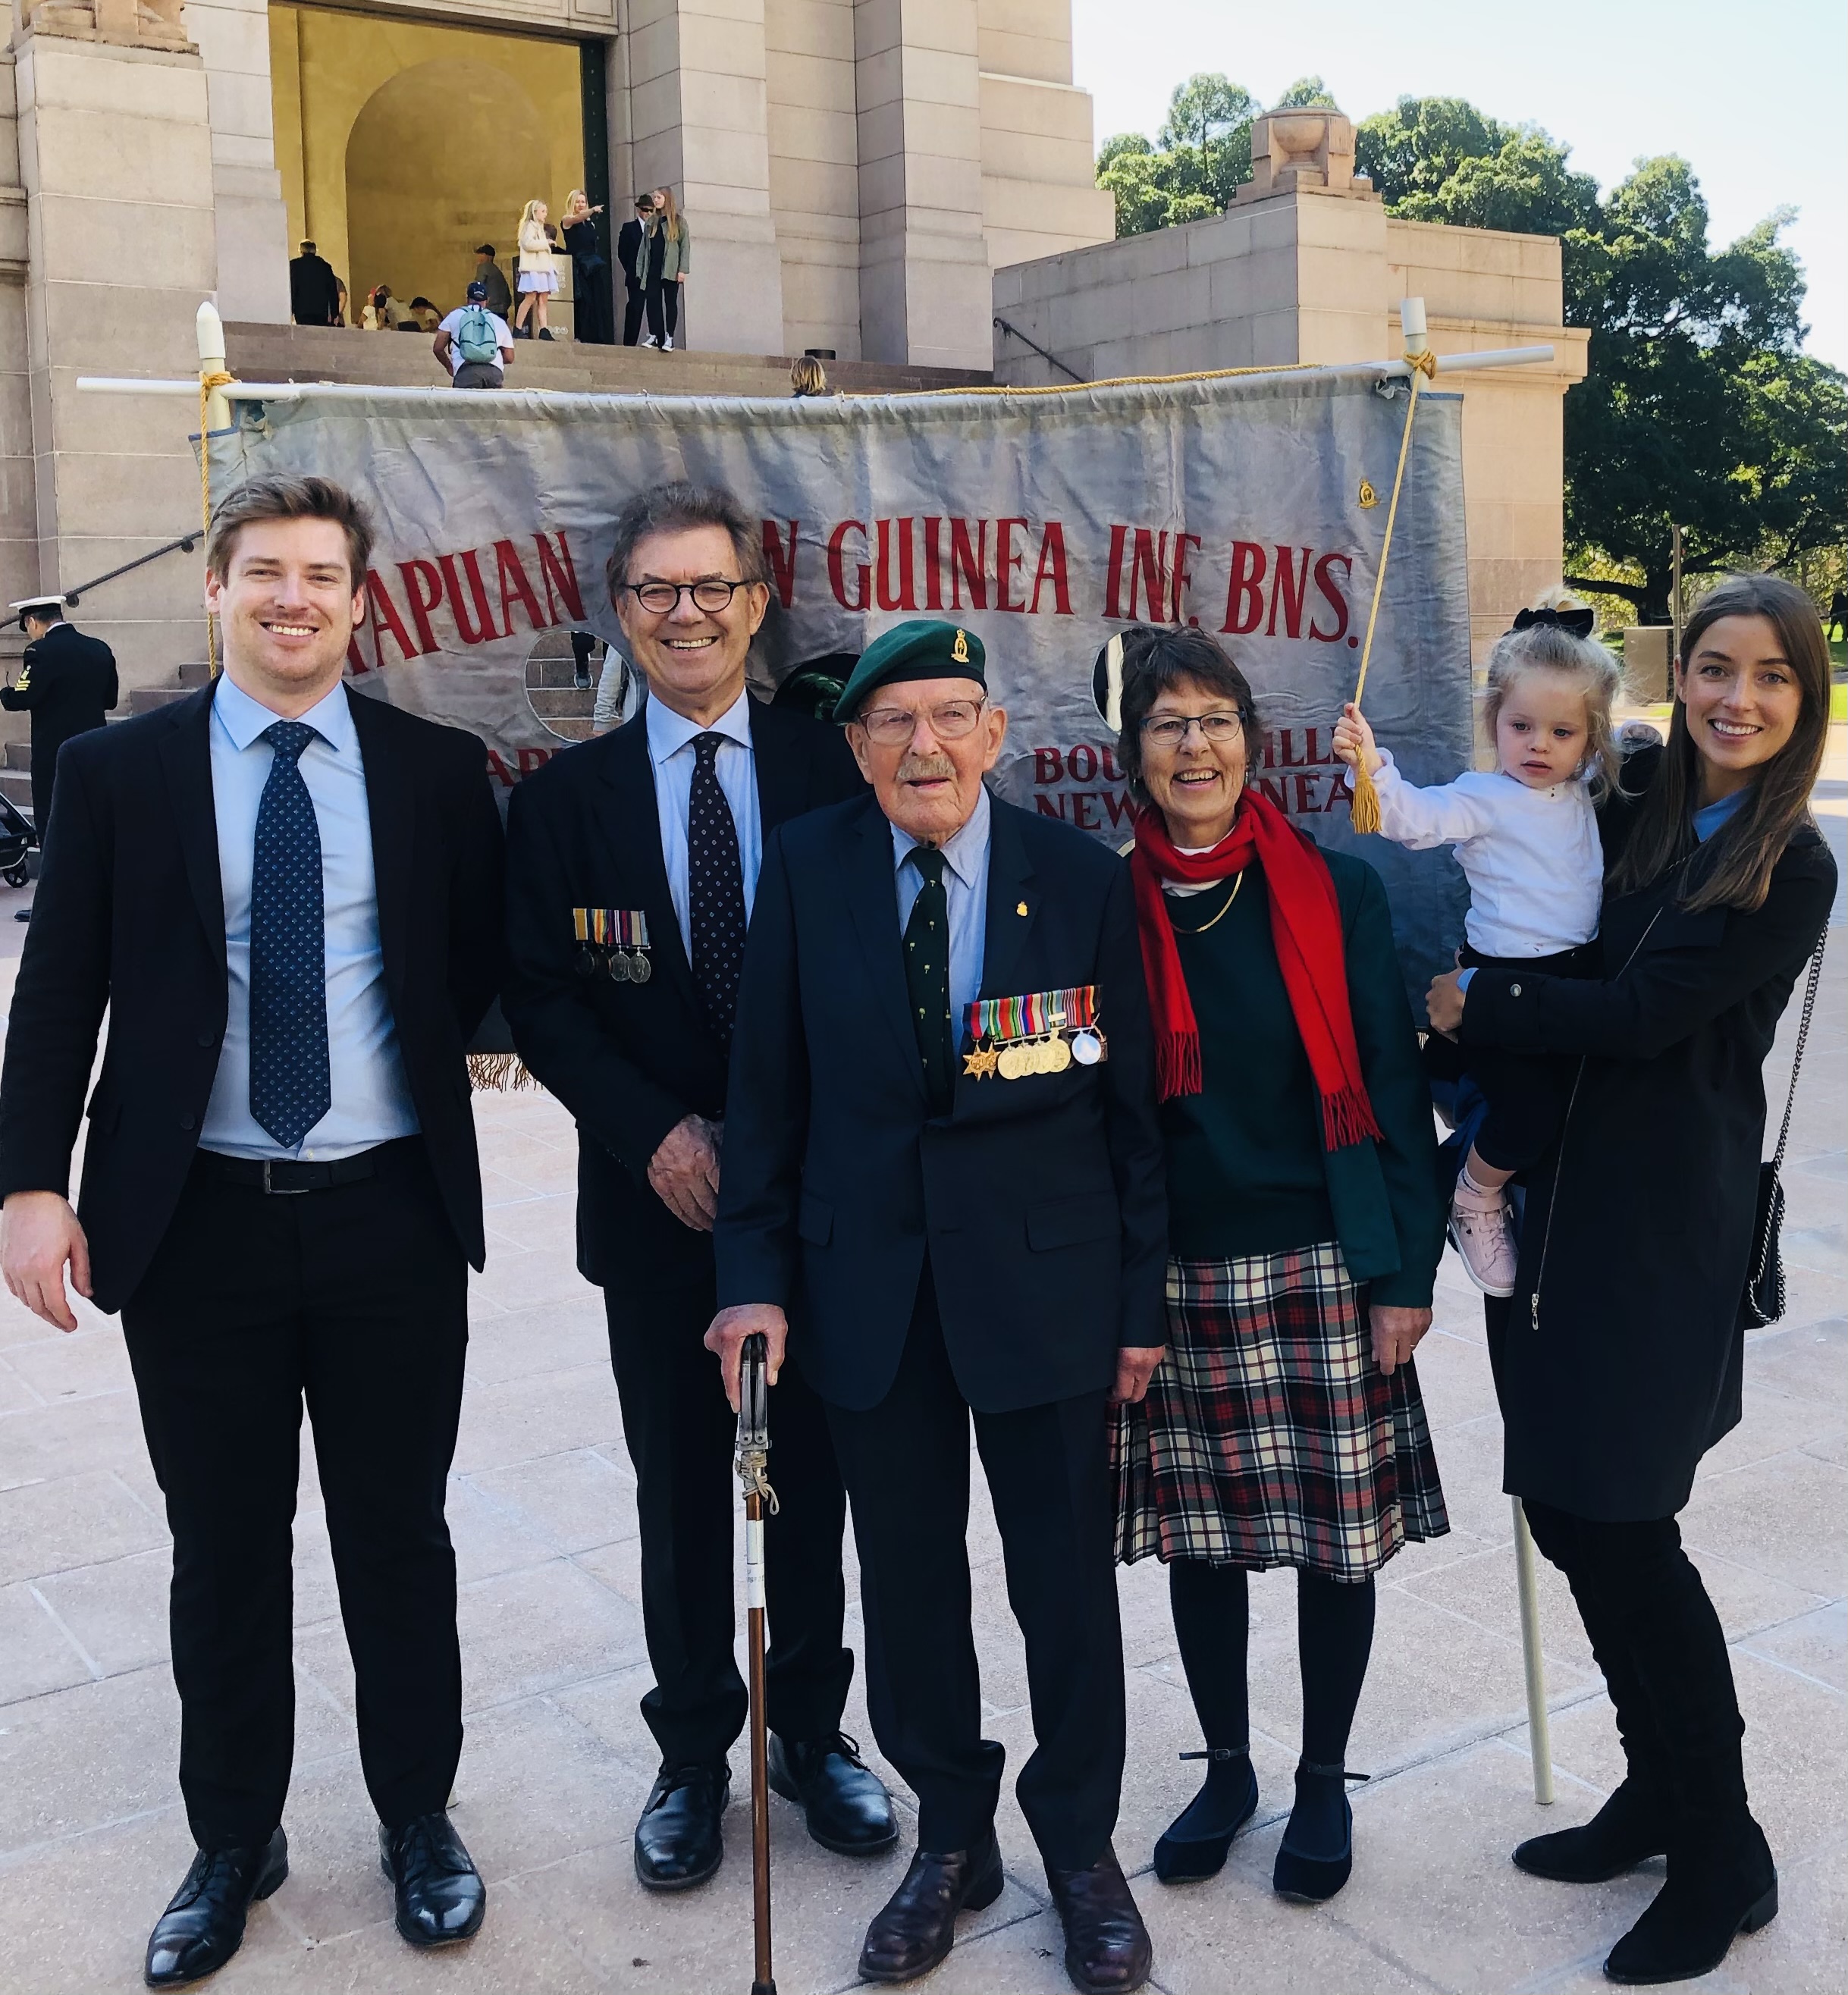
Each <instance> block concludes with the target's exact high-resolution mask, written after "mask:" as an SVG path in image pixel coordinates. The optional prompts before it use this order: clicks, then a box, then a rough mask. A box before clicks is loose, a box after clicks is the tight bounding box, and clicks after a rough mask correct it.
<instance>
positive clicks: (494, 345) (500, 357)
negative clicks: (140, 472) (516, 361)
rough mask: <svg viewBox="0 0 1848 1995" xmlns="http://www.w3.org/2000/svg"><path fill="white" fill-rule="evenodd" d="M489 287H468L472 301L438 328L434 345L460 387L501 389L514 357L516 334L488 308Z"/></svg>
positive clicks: (456, 384)
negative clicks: (509, 364) (508, 364)
mask: <svg viewBox="0 0 1848 1995" xmlns="http://www.w3.org/2000/svg"><path fill="white" fill-rule="evenodd" d="M487 298H488V287H487V286H486V284H483V283H472V284H471V285H470V286H469V301H468V303H467V304H465V305H462V306H459V307H457V309H456V310H455V311H452V313H450V314H449V316H448V318H446V319H445V320H444V321H443V322H442V324H441V325H440V326H438V328H437V332H436V340H435V345H433V346H432V348H431V351H432V352H434V353H435V355H436V357H437V359H439V360H440V361H441V362H443V363H444V365H445V366H447V367H448V369H449V372H450V373H451V375H452V376H453V378H454V381H455V386H457V387H459V388H498V387H499V386H500V384H501V383H502V381H503V379H505V378H506V374H507V363H508V362H509V361H510V360H511V359H513V357H514V335H513V334H512V332H511V331H510V330H509V329H508V327H507V321H506V320H505V319H503V318H501V317H500V314H498V313H496V312H491V311H489V310H488V304H487Z"/></svg>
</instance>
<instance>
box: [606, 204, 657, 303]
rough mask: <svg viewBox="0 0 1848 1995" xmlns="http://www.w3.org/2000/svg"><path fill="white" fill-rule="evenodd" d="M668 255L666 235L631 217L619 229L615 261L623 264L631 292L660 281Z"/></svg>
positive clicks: (624, 278)
mask: <svg viewBox="0 0 1848 1995" xmlns="http://www.w3.org/2000/svg"><path fill="white" fill-rule="evenodd" d="M666 254H667V242H666V239H665V237H664V236H663V235H661V234H660V233H659V232H654V233H652V234H651V232H649V231H648V230H647V229H645V228H643V226H642V225H641V223H640V222H639V221H635V220H634V218H630V220H629V221H625V222H624V223H623V225H622V227H621V228H619V229H618V230H617V232H616V260H617V263H619V264H620V266H622V273H623V283H626V284H627V286H628V287H629V288H630V290H632V291H644V290H647V287H649V285H651V283H656V282H658V280H659V278H660V276H661V263H662V260H663V259H664V258H665V256H666Z"/></svg>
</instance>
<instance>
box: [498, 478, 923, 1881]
mask: <svg viewBox="0 0 1848 1995" xmlns="http://www.w3.org/2000/svg"><path fill="white" fill-rule="evenodd" d="M763 562H764V555H763V544H762V541H761V538H760V537H759V531H758V526H757V521H756V520H754V519H752V518H751V517H748V516H747V514H746V513H744V510H742V509H741V508H740V506H739V505H738V504H737V501H736V500H734V499H733V498H732V496H730V494H729V493H724V492H720V491H713V490H702V489H699V488H697V487H695V486H689V485H672V486H661V487H658V488H656V489H653V490H651V491H647V492H644V493H641V494H640V495H639V496H637V497H636V498H634V499H632V500H630V502H629V503H628V504H627V506H624V508H623V510H622V512H621V513H620V515H619V516H618V517H617V522H616V532H615V548H614V551H613V554H612V555H611V557H610V568H609V582H610V593H611V597H612V599H613V603H614V605H615V608H616V612H617V616H618V618H619V620H620V623H621V625H622V629H623V637H624V638H625V640H627V644H626V647H627V651H628V653H629V655H630V658H631V660H632V661H633V662H634V664H635V665H636V667H637V668H638V669H639V670H640V671H641V673H642V675H643V676H644V678H645V680H646V682H647V694H648V697H647V703H646V705H645V706H644V709H643V710H642V712H641V714H640V715H638V716H637V717H636V718H635V719H632V720H630V721H629V722H628V723H627V724H626V725H624V726H621V727H619V728H617V729H615V730H613V731H612V732H610V733H607V734H603V735H599V736H598V737H596V738H595V739H593V740H590V741H588V742H586V743H584V744H583V745H582V747H576V748H574V749H572V750H571V751H570V752H569V753H568V754H563V755H558V756H555V757H553V758H552V759H551V761H549V762H548V764H546V765H545V767H544V768H543V769H541V770H540V771H538V772H537V773H536V774H533V775H531V776H529V777H528V778H526V780H525V781H524V782H522V783H521V784H520V786H519V787H518V788H517V790H516V791H514V797H513V802H512V807H511V809H510V814H509V820H508V840H509V862H508V863H509V866H510V874H511V882H510V891H509V905H508V911H507V932H508V957H509V969H508V979H507V990H506V993H505V997H504V1004H505V1008H506V1012H507V1022H508V1024H509V1025H510V1028H512V1032H513V1036H514V1045H515V1046H516V1047H517V1049H518V1051H519V1053H520V1057H521V1058H522V1059H524V1062H525V1063H526V1065H527V1067H528V1068H529V1069H530V1070H531V1072H532V1073H533V1074H534V1076H536V1077H537V1078H538V1080H540V1081H541V1082H542V1083H544V1086H545V1087H547V1088H548V1089H549V1090H551V1092H552V1093H553V1094H555V1095H556V1096H557V1097H558V1099H559V1100H560V1101H562V1102H563V1103H564V1104H565V1107H567V1108H568V1109H569V1110H570V1111H571V1112H572V1115H573V1116H574V1117H575V1119H576V1121H577V1125H578V1143H579V1172H578V1265H579V1269H580V1270H581V1271H582V1273H583V1275H584V1276H585V1277H586V1279H587V1280H589V1281H591V1282H596V1284H597V1285H598V1286H600V1287H601V1288H602V1289H603V1300H604V1306H605V1311H606V1316H607V1317H608V1321H609V1329H610V1356H611V1359H612V1361H613V1365H614V1367H615V1371H616V1382H617V1391H618V1393H619V1394H620V1398H621V1400H622V1410H623V1437H624V1439H625V1440H626V1442H627V1446H628V1449H629V1453H630V1458H631V1460H632V1461H634V1464H635V1473H636V1504H637V1510H638V1512H639V1513H640V1520H641V1587H642V1618H643V1623H644V1630H645V1633H646V1635H647V1646H648V1658H649V1660H650V1662H651V1664H652V1665H653V1667H654V1686H653V1688H651V1690H650V1691H648V1692H647V1695H646V1696H645V1697H644V1698H643V1699H642V1701H641V1709H642V1715H643V1716H644V1719H646V1720H647V1724H648V1726H649V1729H650V1730H651V1732H653V1734H654V1738H655V1740H656V1743H658V1746H659V1747H660V1749H661V1771H660V1774H659V1777H658V1778H657V1780H655V1782H654V1789H653V1791H652V1792H651V1794H650V1795H649V1797H648V1801H647V1805H646V1807H645V1808H644V1810H643V1811H642V1815H641V1820H640V1821H639V1822H638V1823H637V1826H636V1831H635V1868H636V1873H637V1876H638V1877H640V1879H641V1881H642V1883H644V1884H645V1885H647V1886H648V1887H651V1889H654V1890H664V1891H668V1890H685V1889H687V1888H689V1887H691V1886H693V1885H696V1884H699V1883H703V1882H704V1881H705V1880H706V1879H707V1878H709V1877H711V1876H712V1874H713V1872H714V1871H715V1870H717V1868H718V1866H719V1864H720V1859H721V1858H722V1856H723V1853H724V1852H723V1842H722V1841H721V1838H720V1821H721V1818H722V1817H723V1814H724V1811H725V1807H726V1801H727V1798H728V1795H729V1792H730V1770H729V1767H728V1765H727V1754H728V1753H729V1750H730V1747H731V1746H732V1744H733V1742H734V1741H735V1740H736V1739H737V1736H738V1735H739V1732H740V1731H741V1729H743V1727H744V1722H745V1716H746V1712H747V1695H746V1690H745V1685H744V1680H743V1678H742V1677H740V1674H739V1672H738V1669H737V1664H736V1662H735V1660H733V1649H732V1642H733V1604H732V1526H733V1518H734V1516H735V1513H736V1509H737V1505H736V1501H735V1490H734V1487H733V1480H732V1447H733V1437H734V1434H735V1423H734V1420H733V1414H732V1412H731V1410H730V1408H729V1407H728V1406H727V1405H726V1399H725V1394H724V1392H723V1389H722V1386H721V1383H720V1379H719V1376H718V1374H717V1372H716V1368H715V1367H714V1365H713V1362H712V1360H711V1359H710V1358H709V1357H708V1356H707V1355H706V1353H705V1352H704V1351H703V1350H702V1348H701V1345H700V1339H701V1337H702V1334H703V1332H704V1331H705V1330H706V1326H707V1324H709V1322H710V1321H711V1320H712V1316H713V1310H714V1308H715V1307H716V1303H715V1300H714V1293H713V1244H712V1243H713V1235H712V1227H713V1214H714V1212H715V1210H716V1204H717V1196H718V1191H719V1186H720V1155H721V1149H722V1146H723V1135H724V1129H725V1125H726V1060H727V1056H728V1055H729V1053H730V1048H731V1042H732V1039H733V1033H734V1031H735V1029H736V1028H737V1024H738V1022H739V1019H738V975H739V970H740V965H741V963H742V962H743V959H744V936H745V930H746V926H747V923H748V922H749V920H750V919H751V905H752V901H753V899H754V895H755V893H756V890H757V871H758V867H759V864H760V860H761V854H762V853H763V851H764V845H765V842H766V840H768V839H769V838H770V837H771V836H773V835H774V833H775V831H776V829H777V828H778V826H780V825H781V824H782V823H784V822H785V821H786V820H787V819H791V818H793V817H795V816H799V814H800V813H802V812H804V811H809V810H812V809H816V807H817V806H819V805H823V804H830V803H834V802H838V801H840V799H841V798H846V797H849V796H852V795H857V794H859V793H860V791H861V785H860V779H859V777H858V776H857V774H856V773H855V771H854V764H853V759H852V757H851V756H850V754H848V752H847V746H846V744H845V743H844V742H843V740H841V739H840V733H839V731H838V730H836V729H832V728H829V727H826V726H823V725H822V724H821V723H819V722H818V721H816V720H813V719H810V718H809V717H808V716H805V715H803V714H801V713H793V712H791V711H789V710H788V709H784V708H777V707H771V706H764V705H762V704H761V703H759V702H757V701H754V700H753V699H750V698H749V697H747V695H746V692H745V690H744V672H745V664H746V660H747V657H748V655H749V653H750V650H751V638H752V637H753V635H754V634H755V632H756V630H757V627H758V626H759V625H760V624H761V623H762V622H763V620H764V612H765V610H766V609H767V608H768V605H769V599H770V592H769V589H768V587H767V585H766V584H765V581H764V570H763ZM726 1169H730V1165H729V1163H728V1164H727V1166H726ZM771 1413H772V1426H773V1430H774V1435H775V1444H776V1487H777V1493H778V1497H779V1499H781V1507H780V1509H778V1512H777V1513H776V1515H775V1516H774V1517H773V1518H771V1519H770V1520H769V1522H768V1526H767V1529H768V1546H767V1560H768V1581H769V1616H770V1638H771V1646H770V1653H769V1658H768V1717H769V1725H770V1729H771V1732H772V1734H773V1737H772V1739H771V1775H772V1778H773V1780H774V1781H775V1784H776V1786H777V1787H778V1791H779V1792H781V1793H782V1794H785V1795H786V1796H787V1797H788V1798H790V1799H792V1800H794V1801H797V1802H799V1804H800V1805H802V1808H804V1809H805V1812H806V1815H807V1821H808V1827H809V1832H810V1833H811V1834H812V1835H814V1837H815V1838H816V1840H817V1841H819V1842H822V1843H823V1844H825V1845H826V1846H827V1847H828V1848H829V1849H835V1850H838V1851H840V1852H843V1853H845V1854H848V1855H863V1854H870V1853H872V1852H878V1851H881V1850H884V1849H890V1848H891V1846H892V1844H893V1843H894V1842H895V1841H896V1840H897V1837H898V1830H897V1827H896V1825H895V1822H894V1820H893V1817H892V1812H891V1803H890V1801H888V1798H887V1796H886V1793H885V1791H884V1787H882V1786H881V1784H880V1783H879V1781H878V1778H877V1777H875V1776H874V1774H871V1773H870V1772H868V1771H867V1769H866V1768H865V1767H864V1766H863V1765H862V1764H861V1763H860V1758H859V1753H858V1749H857V1746H855V1745H854V1742H853V1740H852V1739H850V1738H848V1737H847V1736H845V1735H844V1734H843V1732H842V1731H841V1729H840V1728H841V1714H842V1712H843V1708H844V1705H845V1703H846V1699H847V1688H848V1685H849V1684H850V1682H851V1681H852V1677H853V1671H854V1657H853V1654H852V1652H851V1651H850V1650H848V1649H847V1647H846V1646H844V1645H843V1641H842V1622H843V1614H844V1612H845V1586H844V1582H843V1578H842V1575H841V1542H842V1538H843V1533H844V1530H845V1519H846V1499H845V1497H844V1495H843V1492H842V1489H841V1485H840V1471H838V1469H837V1468H836V1466H835V1461H834V1452H833V1444H832V1443H831V1441H830V1438H829V1434H828V1429H827V1424H826V1420H825V1418H824V1416H823V1412H822V1410H821V1406H820V1403H819V1401H818V1400H817V1399H816V1397H815V1396H814V1394H813V1392H812V1391H811V1390H810V1389H809V1387H808V1386H806V1385H805V1382H804V1381H803V1379H802V1377H801V1376H800V1375H799V1372H796V1371H794V1370H792V1371H791V1372H788V1373H786V1374H785V1376H784V1379H783V1381H782V1383H781V1385H780V1386H778V1389H777V1392H776V1393H775V1396H774V1397H773V1399H772V1403H771Z"/></svg>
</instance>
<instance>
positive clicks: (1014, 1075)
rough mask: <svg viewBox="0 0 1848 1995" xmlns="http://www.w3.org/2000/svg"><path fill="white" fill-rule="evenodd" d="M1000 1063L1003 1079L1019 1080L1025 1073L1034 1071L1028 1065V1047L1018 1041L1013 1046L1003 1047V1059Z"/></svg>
mask: <svg viewBox="0 0 1848 1995" xmlns="http://www.w3.org/2000/svg"><path fill="white" fill-rule="evenodd" d="M998 1065H999V1066H1000V1068H1001V1079H1002V1080H1019V1078H1020V1077H1021V1076H1022V1074H1023V1073H1030V1072H1031V1071H1032V1070H1031V1069H1030V1068H1029V1066H1028V1065H1027V1049H1026V1048H1025V1046H1022V1045H1021V1044H1019V1042H1018V1041H1016V1042H1015V1043H1014V1044H1012V1045H1011V1046H1003V1047H1002V1048H1001V1059H1000V1060H999V1062H998Z"/></svg>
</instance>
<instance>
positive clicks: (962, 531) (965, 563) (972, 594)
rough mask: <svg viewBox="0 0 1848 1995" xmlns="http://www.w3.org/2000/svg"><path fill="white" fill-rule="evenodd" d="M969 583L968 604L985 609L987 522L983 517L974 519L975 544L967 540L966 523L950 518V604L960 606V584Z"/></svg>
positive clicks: (986, 600) (986, 593)
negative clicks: (971, 544) (972, 544)
mask: <svg viewBox="0 0 1848 1995" xmlns="http://www.w3.org/2000/svg"><path fill="white" fill-rule="evenodd" d="M964 582H967V584H968V585H969V607H970V609H987V608H988V521H987V520H977V521H976V522H975V544H974V546H973V547H972V546H970V542H969V522H968V521H967V520H951V521H950V608H951V609H961V608H962V606H963V585H964Z"/></svg>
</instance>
